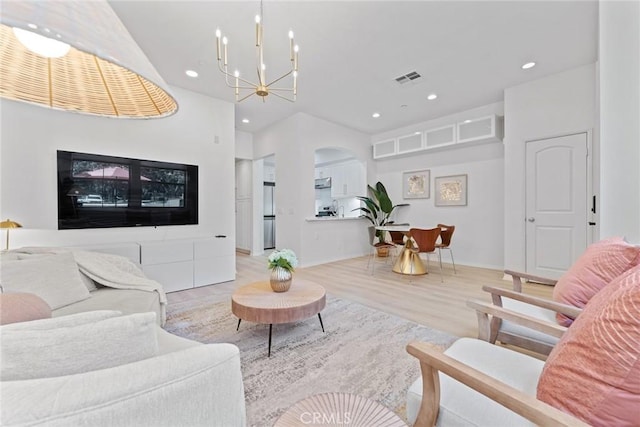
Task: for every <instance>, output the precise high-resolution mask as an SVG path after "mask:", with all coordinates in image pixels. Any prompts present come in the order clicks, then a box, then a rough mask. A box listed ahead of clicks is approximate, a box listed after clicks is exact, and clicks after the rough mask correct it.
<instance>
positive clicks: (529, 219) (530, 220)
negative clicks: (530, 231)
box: [527, 217, 536, 222]
mask: <svg viewBox="0 0 640 427" xmlns="http://www.w3.org/2000/svg"><path fill="white" fill-rule="evenodd" d="M527 221H529V222H535V221H536V219H535V218H534V217H529V218H527Z"/></svg>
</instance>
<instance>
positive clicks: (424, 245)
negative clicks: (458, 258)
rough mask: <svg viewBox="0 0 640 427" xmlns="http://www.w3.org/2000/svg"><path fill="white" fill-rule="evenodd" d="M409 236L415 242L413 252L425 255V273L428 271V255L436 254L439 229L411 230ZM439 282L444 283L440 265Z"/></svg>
mask: <svg viewBox="0 0 640 427" xmlns="http://www.w3.org/2000/svg"><path fill="white" fill-rule="evenodd" d="M409 236H411V238H412V239H413V240H414V241H415V242H416V246H417V247H416V248H414V249H413V251H414V252H417V253H419V254H420V253H424V254H427V271H428V270H429V255H431V254H435V253H436V241H437V240H438V237H439V236H440V228H439V227H436V228H429V229H422V228H411V229H410V230H409ZM440 281H441V282H444V279H443V277H442V265H440Z"/></svg>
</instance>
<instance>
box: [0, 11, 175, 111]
mask: <svg viewBox="0 0 640 427" xmlns="http://www.w3.org/2000/svg"><path fill="white" fill-rule="evenodd" d="M0 22H1V24H2V25H0V96H2V97H4V98H8V99H13V100H18V101H25V102H29V103H34V104H38V105H44V106H48V107H52V108H56V109H61V110H68V111H74V112H79V113H87V114H94V115H99V116H110V117H124V118H154V117H165V116H168V115H171V114H173V113H175V112H176V111H177V109H178V104H177V103H176V101H175V99H174V98H173V96H171V94H170V92H169V90H168V87H167V84H166V83H165V82H164V80H163V79H162V77H160V75H159V74H158V72H157V71H156V70H155V68H154V67H153V65H151V63H150V62H149V60H148V59H147V57H146V56H145V54H144V53H143V52H142V50H141V49H140V47H139V46H138V45H137V43H136V42H135V41H134V40H133V38H132V37H131V35H130V34H129V32H128V31H127V29H126V28H125V26H124V25H123V24H122V22H121V21H120V19H119V18H118V16H117V15H116V13H115V12H114V11H113V9H111V6H109V4H108V3H107V2H106V1H86V0H84V1H83V0H79V1H78V0H76V1H73V0H66V1H28V0H26V1H25V0H21V1H14V0H2V4H1V7H0ZM34 27H35V28H34ZM13 28H21V29H24V30H28V31H31V32H33V33H37V34H40V35H43V36H46V37H49V38H52V39H55V40H59V41H62V42H64V43H67V44H69V45H70V46H71V48H70V49H69V52H68V53H67V54H66V55H64V56H62V57H59V58H51V57H44V56H40V55H39V54H36V53H33V52H32V51H31V50H29V49H27V48H26V47H25V46H24V45H23V44H22V43H21V42H20V41H19V40H18V39H17V38H16V36H15V34H14V30H13Z"/></svg>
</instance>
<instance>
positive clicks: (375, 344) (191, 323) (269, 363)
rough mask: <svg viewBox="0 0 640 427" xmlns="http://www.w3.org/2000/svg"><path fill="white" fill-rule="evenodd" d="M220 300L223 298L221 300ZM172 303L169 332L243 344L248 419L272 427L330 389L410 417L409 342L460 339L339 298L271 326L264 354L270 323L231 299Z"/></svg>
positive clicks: (413, 370) (416, 371)
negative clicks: (239, 313)
mask: <svg viewBox="0 0 640 427" xmlns="http://www.w3.org/2000/svg"><path fill="white" fill-rule="evenodd" d="M216 299H217V300H218V301H216ZM219 299H220V297H216V298H214V297H212V298H211V300H209V301H202V300H201V301H199V302H198V303H197V304H195V305H194V303H175V304H170V305H169V308H168V316H167V317H168V319H167V325H166V329H167V330H168V331H169V332H171V333H173V334H176V335H179V336H182V337H185V338H189V339H192V340H195V341H199V342H203V343H220V342H227V343H232V344H235V345H237V346H238V347H239V348H240V357H241V363H242V376H243V379H244V387H245V399H246V405H247V424H248V425H249V426H256V427H263V426H264V427H268V426H272V425H273V423H274V422H275V421H276V420H277V419H278V417H279V416H280V414H282V413H283V412H284V411H285V410H286V409H287V408H289V407H290V406H292V405H293V404H294V403H296V402H298V401H299V400H301V399H304V398H306V397H308V396H311V395H314V394H318V393H326V392H345V393H355V394H358V395H362V396H366V397H368V398H371V399H373V400H375V401H378V402H380V403H381V404H382V405H384V406H386V407H387V408H390V409H392V410H393V411H394V412H396V413H397V414H398V415H400V416H401V417H403V418H404V417H405V415H406V414H405V407H404V403H405V396H406V391H407V389H408V387H409V386H410V385H411V383H412V382H413V381H415V380H416V378H418V377H419V376H420V365H419V363H418V361H417V360H416V359H415V358H414V357H412V356H410V355H409V354H408V353H407V352H406V350H405V347H406V345H407V343H409V342H410V341H412V340H421V341H429V342H432V343H435V344H438V345H441V346H443V347H446V346H448V345H450V344H451V343H452V342H453V341H454V340H455V339H456V337H454V336H452V335H449V334H447V333H444V332H441V331H437V330H433V329H429V328H427V327H425V326H422V325H419V324H417V323H413V322H410V321H407V320H404V319H401V318H399V317H396V316H393V315H390V314H387V313H383V312H381V311H378V310H374V309H371V308H368V307H366V306H364V305H361V304H357V303H354V302H350V301H347V300H344V299H339V298H332V297H328V298H327V306H326V308H325V309H324V310H323V311H322V320H323V322H324V327H325V332H324V333H323V332H322V329H321V327H320V322H319V320H318V317H317V316H314V317H311V318H309V319H307V320H305V321H301V322H297V323H292V324H283V325H274V326H273V342H272V346H271V357H267V343H268V336H269V325H260V324H255V323H250V322H242V324H241V325H240V330H239V331H238V332H236V326H237V322H238V319H237V318H236V317H235V316H234V315H233V314H232V313H231V302H230V298H229V297H226V298H225V300H224V301H219Z"/></svg>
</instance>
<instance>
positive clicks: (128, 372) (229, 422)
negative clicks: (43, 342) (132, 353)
mask: <svg viewBox="0 0 640 427" xmlns="http://www.w3.org/2000/svg"><path fill="white" fill-rule="evenodd" d="M93 313H98V312H93ZM85 314H89V313H85ZM76 316H77V315H76ZM134 316H135V315H134ZM72 317H73V316H65V317H58V318H52V319H44V320H36V321H32V322H22V323H15V324H11V325H5V326H2V327H0V335H1V336H2V338H3V341H11V340H12V339H13V340H14V341H15V340H16V339H17V340H22V337H28V335H27V334H26V333H25V332H24V331H25V330H28V329H29V324H36V323H40V324H42V323H45V324H46V323H47V322H49V323H51V322H56V321H60V320H64V319H65V318H72ZM126 317H131V316H121V318H126ZM149 322H150V323H151V327H152V334H155V342H157V349H156V351H155V355H154V356H152V357H148V358H145V359H143V360H138V361H135V362H132V363H126V364H122V365H118V366H113V367H109V368H106V369H98V370H92V371H88V372H81V373H75V374H70V375H60V376H53V377H45V378H32V379H17V380H16V379H12V380H8V381H4V380H3V381H2V382H1V383H0V400H1V401H2V405H1V409H0V424H1V425H3V426H32V425H47V426H76V425H87V426H132V427H133V426H136V427H143V426H150V427H151V426H153V427H157V426H172V427H173V426H185V427H186V426H224V427H227V426H244V425H245V424H246V415H245V403H244V389H243V383H242V375H241V372H240V357H239V351H238V348H237V347H235V346H234V345H231V344H206V345H205V344H200V343H197V342H194V341H190V340H187V339H184V338H180V337H177V336H175V335H171V334H169V333H168V332H166V331H164V330H163V329H161V328H160V327H158V326H157V325H154V324H153V320H150V321H149ZM16 329H17V330H18V332H16ZM67 329H70V328H67ZM20 331H22V332H20ZM47 332H49V331H47ZM12 333H13V335H12ZM17 333H21V334H22V335H17ZM36 334H37V332H36ZM106 335H109V334H103V336H102V337H94V338H96V339H98V340H100V341H101V342H102V341H104V336H106ZM12 337H13V338H12ZM25 339H26V338H25ZM13 347H14V348H15V346H13ZM54 347H55V346H54ZM41 350H42V352H41V353H40V354H35V355H30V356H29V357H31V358H34V357H35V358H37V359H40V358H45V359H46V357H48V356H50V355H49V354H46V353H50V352H54V353H55V349H51V348H49V349H45V348H42V349H41ZM4 352H5V343H3V353H4ZM36 353H37V352H36ZM13 356H14V358H18V357H17V356H16V355H13ZM79 357H80V356H79ZM86 357H87V358H89V357H90V356H86ZM111 357H112V356H111V355H109V356H107V357H106V359H107V361H108V359H110V358H111ZM11 358H12V357H11V355H7V354H3V364H5V365H6V364H10V363H11V360H10V359H11ZM41 362H42V363H47V361H41ZM50 362H51V360H49V363H50ZM40 367H41V365H40ZM4 368H6V366H3V369H4Z"/></svg>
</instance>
